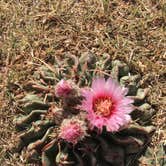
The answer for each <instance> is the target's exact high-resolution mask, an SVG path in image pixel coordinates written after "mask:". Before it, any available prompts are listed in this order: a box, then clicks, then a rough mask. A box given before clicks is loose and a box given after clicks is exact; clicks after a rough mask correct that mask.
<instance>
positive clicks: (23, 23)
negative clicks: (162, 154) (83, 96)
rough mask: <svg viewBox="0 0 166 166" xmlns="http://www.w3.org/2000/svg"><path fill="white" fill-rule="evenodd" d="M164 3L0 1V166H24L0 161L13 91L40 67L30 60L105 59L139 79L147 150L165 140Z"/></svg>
mask: <svg viewBox="0 0 166 166" xmlns="http://www.w3.org/2000/svg"><path fill="white" fill-rule="evenodd" d="M165 27H166V3H165V2H164V0H138V1H135V0H113V1H109V0H56V1H53V0H41V1H35V0H23V1H6V0H1V1H0V93H1V94H0V105H1V109H0V110H1V111H0V136H1V138H0V145H1V146H0V156H1V157H0V164H1V165H4V166H7V165H18V166H19V165H24V164H23V162H22V161H21V158H19V157H17V156H5V149H6V148H7V147H8V140H9V139H10V137H11V134H12V133H13V131H14V124H13V123H12V121H13V117H14V115H15V114H16V112H15V110H16V109H15V102H14V97H13V96H14V95H15V94H16V93H19V92H20V91H19V90H18V88H17V86H20V87H21V84H22V83H23V82H24V81H26V80H27V79H29V78H30V76H31V73H32V72H33V69H34V68H35V67H37V66H40V64H41V63H40V62H39V61H36V60H35V58H40V59H41V60H43V61H45V62H49V58H50V56H52V55H53V56H61V55H63V54H66V53H71V54H75V55H77V56H80V55H81V54H82V53H83V52H86V51H89V50H90V51H92V52H94V53H95V54H96V55H98V56H101V55H102V54H103V53H109V54H110V55H111V56H112V59H115V58H120V59H123V60H125V61H126V62H127V63H128V64H130V65H131V66H132V67H134V68H135V70H136V71H137V72H139V73H141V75H142V77H143V80H144V81H143V82H142V86H144V87H149V88H150V89H151V93H150V94H149V97H148V99H149V101H150V102H151V104H152V105H153V107H155V109H156V110H157V114H156V115H155V116H154V117H153V123H154V125H156V133H155V135H154V138H153V142H152V147H153V149H154V154H153V156H152V157H154V158H156V166H157V160H158V158H157V156H156V155H155V153H156V151H157V149H158V144H159V143H161V142H164V141H165V140H166V136H164V130H166V126H165V122H166V119H165V112H164V109H165V102H164V101H165V100H164V99H165V98H164V96H165V93H166V91H165V90H166V89H165V88H166V87H165V74H166V70H165V66H164V64H165V60H166V59H165V58H166V52H165V51H166V31H165Z"/></svg>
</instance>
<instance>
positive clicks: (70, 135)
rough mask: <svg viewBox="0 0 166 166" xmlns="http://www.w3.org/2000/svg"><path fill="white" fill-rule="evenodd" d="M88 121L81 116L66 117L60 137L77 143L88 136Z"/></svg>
mask: <svg viewBox="0 0 166 166" xmlns="http://www.w3.org/2000/svg"><path fill="white" fill-rule="evenodd" d="M86 130H87V127H86V123H85V121H83V120H80V119H79V118H77V116H76V117H73V118H71V119H64V120H63V121H62V124H61V127H60V134H59V137H60V138H62V139H64V140H66V141H67V142H70V143H73V144H76V143H77V142H78V141H80V140H82V139H83V138H84V137H85V136H86Z"/></svg>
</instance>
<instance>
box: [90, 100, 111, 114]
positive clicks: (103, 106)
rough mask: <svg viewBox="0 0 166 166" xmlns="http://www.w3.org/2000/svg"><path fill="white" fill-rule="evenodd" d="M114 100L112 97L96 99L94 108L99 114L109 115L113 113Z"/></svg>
mask: <svg viewBox="0 0 166 166" xmlns="http://www.w3.org/2000/svg"><path fill="white" fill-rule="evenodd" d="M111 108H112V100H111V98H110V97H100V98H98V99H96V100H95V101H94V104H93V109H94V111H95V113H96V114H97V115H102V116H108V115H110V113H111Z"/></svg>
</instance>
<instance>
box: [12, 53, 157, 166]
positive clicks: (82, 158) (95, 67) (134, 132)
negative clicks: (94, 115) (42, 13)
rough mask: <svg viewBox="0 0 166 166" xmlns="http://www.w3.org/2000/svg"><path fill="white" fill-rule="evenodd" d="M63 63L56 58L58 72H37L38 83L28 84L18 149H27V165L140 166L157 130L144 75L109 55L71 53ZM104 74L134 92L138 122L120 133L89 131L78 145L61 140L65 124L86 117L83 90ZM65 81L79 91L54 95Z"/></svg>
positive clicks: (22, 102)
mask: <svg viewBox="0 0 166 166" xmlns="http://www.w3.org/2000/svg"><path fill="white" fill-rule="evenodd" d="M62 59H63V61H62V60H61V59H60V58H59V59H58V58H56V59H55V62H54V64H52V65H51V66H52V67H53V69H50V68H49V67H48V66H42V67H40V69H38V70H37V71H36V72H35V73H34V76H33V78H34V81H33V82H31V83H30V84H26V86H25V91H26V95H25V97H24V98H23V99H21V100H19V101H18V103H19V105H20V107H21V108H22V110H23V111H24V115H19V116H18V117H17V118H16V119H15V122H16V127H17V128H18V130H19V131H20V133H18V134H17V141H16V142H15V144H14V145H13V151H15V152H21V150H22V149H23V148H26V155H25V157H26V158H27V162H34V163H35V162H36V163H38V164H39V165H43V166H56V165H57V166H68V165H71V166H86V165H88V166H110V165H113V166H125V165H128V166H130V165H134V164H137V162H138V160H137V159H138V158H139V157H140V156H141V155H142V153H143V152H144V151H145V150H146V148H147V145H148V144H149V142H150V138H151V134H152V133H153V131H154V127H153V126H147V125H146V126H143V125H144V124H150V118H151V117H152V115H153V114H154V109H153V108H152V107H151V105H150V104H148V103H146V100H145V98H146V95H147V92H148V89H142V88H141V87H139V81H140V80H141V77H140V75H132V72H131V73H130V69H129V66H128V65H127V64H126V63H124V62H121V61H119V60H115V61H111V58H110V56H109V55H105V56H103V57H102V58H97V57H96V56H95V55H94V54H92V53H85V54H83V55H82V56H81V57H80V58H78V57H75V56H73V55H65V56H64V57H62ZM101 75H102V76H104V77H106V78H108V77H111V76H112V77H113V78H115V79H116V80H118V81H119V82H120V84H121V85H122V86H124V87H128V88H129V92H128V95H129V96H131V97H132V98H133V99H134V100H135V103H134V106H135V111H133V112H132V118H133V122H132V124H130V125H128V126H127V127H125V128H124V129H121V130H120V131H119V132H117V133H110V132H106V131H105V130H104V131H103V132H102V133H100V134H99V133H97V132H96V131H88V133H87V136H86V137H85V138H84V139H83V140H81V141H79V142H78V143H77V144H76V145H74V146H73V145H72V144H71V143H67V142H65V141H64V140H61V139H59V138H58V131H59V127H60V124H61V122H62V120H63V119H64V118H70V117H73V116H76V115H79V114H80V113H79V108H77V106H78V105H79V104H80V102H81V100H82V96H81V95H80V93H79V87H80V86H88V85H90V84H91V82H92V79H93V77H96V76H101ZM62 78H65V79H71V80H72V82H73V84H74V85H75V87H76V88H75V91H74V92H73V93H72V94H70V95H68V97H66V98H63V99H59V98H58V97H57V96H56V94H54V86H55V85H56V83H57V82H58V81H60V80H61V79H62ZM69 96H70V97H69ZM149 110H150V111H149ZM140 115H141V116H140ZM140 124H141V125H142V124H143V125H142V126H140Z"/></svg>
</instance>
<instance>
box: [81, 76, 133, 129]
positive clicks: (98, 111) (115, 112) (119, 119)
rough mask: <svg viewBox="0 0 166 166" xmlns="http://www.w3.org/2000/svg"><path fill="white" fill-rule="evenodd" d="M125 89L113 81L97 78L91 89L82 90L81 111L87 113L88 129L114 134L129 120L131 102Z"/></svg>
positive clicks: (131, 108)
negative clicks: (104, 129)
mask: <svg viewBox="0 0 166 166" xmlns="http://www.w3.org/2000/svg"><path fill="white" fill-rule="evenodd" d="M127 92H128V91H127V89H126V88H123V87H121V86H120V85H119V84H118V83H117V82H115V81H114V80H113V79H111V78H109V79H108V80H105V79H104V78H97V79H95V80H93V82H92V88H91V89H83V90H82V95H83V96H84V97H85V99H84V100H83V101H82V106H81V107H82V109H83V110H85V111H86V112H87V119H88V120H89V123H90V127H91V128H92V129H93V128H94V127H97V128H98V129H99V131H100V132H101V131H102V129H103V127H106V129H107V131H110V132H115V131H118V130H119V129H120V128H121V127H124V126H125V125H127V124H128V123H129V121H130V120H131V117H130V115H129V114H130V113H131V112H132V111H133V106H132V103H133V100H132V99H130V98H128V97H126V96H125V95H126V94H127Z"/></svg>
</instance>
